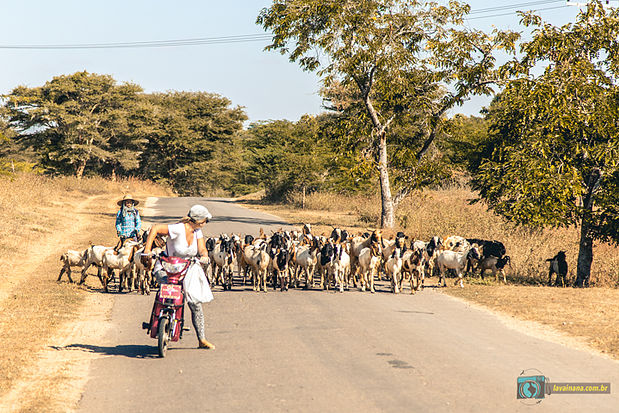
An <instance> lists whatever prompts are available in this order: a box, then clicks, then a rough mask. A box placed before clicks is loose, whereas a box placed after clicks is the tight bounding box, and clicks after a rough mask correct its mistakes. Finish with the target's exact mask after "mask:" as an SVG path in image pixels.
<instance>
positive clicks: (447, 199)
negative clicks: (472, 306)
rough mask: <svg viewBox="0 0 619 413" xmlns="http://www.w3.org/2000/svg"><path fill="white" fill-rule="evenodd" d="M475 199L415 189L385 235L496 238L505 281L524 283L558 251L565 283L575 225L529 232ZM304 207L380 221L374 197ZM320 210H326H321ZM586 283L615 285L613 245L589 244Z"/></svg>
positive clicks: (319, 198) (309, 202) (327, 199)
mask: <svg viewBox="0 0 619 413" xmlns="http://www.w3.org/2000/svg"><path fill="white" fill-rule="evenodd" d="M475 197H476V194H475V193H474V192H472V191H471V190H469V189H467V188H464V187H462V186H455V187H452V188H449V189H438V190H426V191H423V192H417V193H415V194H413V195H411V196H409V197H408V198H406V199H405V200H404V201H402V203H401V204H400V206H399V208H398V209H397V213H396V219H397V221H396V222H397V227H396V228H395V229H394V231H386V233H387V234H391V233H392V232H395V231H398V230H402V231H404V232H405V233H406V234H407V235H409V236H410V237H412V238H415V239H421V240H426V241H427V240H429V239H430V238H431V237H433V236H435V235H438V236H441V237H443V238H445V237H447V236H449V235H460V236H463V237H467V238H481V239H488V240H498V241H501V242H503V243H504V244H505V247H506V249H507V254H508V255H509V256H510V257H511V259H512V264H511V268H510V267H507V271H506V273H507V274H508V278H509V279H510V280H511V282H519V283H525V284H545V283H547V282H548V263H547V262H546V259H548V258H551V257H553V256H554V255H555V254H556V253H557V252H558V251H560V250H564V251H566V255H567V262H568V267H569V274H568V277H569V279H570V282H573V281H574V279H575V274H576V261H577V257H578V240H579V231H578V229H577V228H559V229H545V230H542V231H531V230H527V229H526V228H522V227H516V226H514V225H513V224H510V223H508V222H506V221H505V220H504V219H502V218H501V217H499V216H497V215H495V214H494V213H492V212H491V211H489V210H488V209H487V208H486V207H485V205H483V204H482V203H476V204H471V203H470V200H471V199H474V198H475ZM300 199H301V198H300V195H294V196H293V197H292V200H291V205H289V206H292V207H295V208H300V205H301V203H300ZM305 209H306V210H316V211H321V212H322V213H321V214H320V217H321V221H322V223H324V224H326V225H331V226H339V227H343V226H345V225H343V224H342V219H341V215H342V214H352V215H353V216H354V219H353V220H352V222H350V223H351V226H349V227H348V228H349V229H353V230H360V229H365V228H368V227H377V226H378V225H379V224H380V212H381V203H380V196H379V195H371V196H363V195H337V194H334V193H312V194H308V195H307V196H306V199H305ZM325 211H327V212H329V213H330V214H324V212H325ZM330 215H331V220H329V216H330ZM553 281H554V280H553ZM591 284H592V285H597V286H605V287H617V286H619V249H618V248H617V247H616V246H613V245H608V244H600V243H596V244H595V245H594V261H593V265H592V269H591Z"/></svg>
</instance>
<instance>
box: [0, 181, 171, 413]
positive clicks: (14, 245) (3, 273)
mask: <svg viewBox="0 0 619 413" xmlns="http://www.w3.org/2000/svg"><path fill="white" fill-rule="evenodd" d="M127 192H130V193H132V194H133V195H134V196H135V197H136V198H137V199H142V200H143V199H145V198H146V197H147V196H157V195H159V196H164V195H169V194H171V192H170V191H169V190H168V189H166V188H165V187H162V186H160V185H155V184H153V183H152V182H147V181H140V180H137V179H123V180H118V181H115V182H113V181H111V180H108V179H103V178H96V177H95V178H84V179H81V180H80V179H76V178H74V177H58V178H50V177H45V176H40V175H36V174H32V173H17V174H14V175H10V176H7V177H4V178H3V179H0V193H1V194H2V196H1V197H0V219H1V220H2V222H3V223H4V225H3V227H2V233H1V234H0V235H1V236H0V263H1V265H0V280H1V282H0V312H1V313H2V314H4V316H3V317H2V319H0V396H4V395H6V392H8V391H9V390H10V389H11V388H12V386H13V385H14V384H15V383H16V382H18V381H19V380H23V374H24V372H25V371H26V370H28V369H31V368H33V366H36V363H37V354H38V352H39V351H41V350H42V349H44V348H45V347H46V346H48V345H49V340H50V338H51V337H53V336H54V335H55V334H57V333H58V332H59V331H60V330H61V328H62V327H63V326H65V325H66V324H71V323H74V322H76V321H77V320H79V319H82V318H87V317H88V315H89V311H90V310H89V309H88V308H83V304H84V302H85V300H86V298H87V297H88V295H89V294H92V293H97V294H98V293H100V292H101V286H100V283H99V280H98V279H97V277H96V276H95V277H92V276H91V277H89V278H88V279H87V282H86V284H85V285H84V286H82V287H78V286H76V285H74V284H67V283H66V282H63V283H57V282H56V278H57V277H58V273H59V272H60V268H61V263H60V261H59V257H60V255H61V254H62V253H63V252H64V251H66V250H67V249H85V248H86V247H88V246H89V245H90V243H96V244H104V245H112V244H113V243H114V242H115V241H116V231H115V228H114V219H113V217H114V214H115V211H116V209H117V206H116V201H117V200H118V199H120V198H122V195H123V194H124V193H127ZM79 276H80V274H79V272H78V271H74V272H73V279H74V280H76V278H77V280H79ZM77 280H76V281H77ZM65 281H66V278H65ZM110 300H111V297H110V298H108V301H107V302H108V303H111V301H110ZM69 378H70V375H66V374H65V375H63V376H60V377H55V378H54V380H50V381H49V382H41V381H37V383H35V384H33V385H36V386H40V387H37V388H36V389H31V390H32V391H31V392H30V395H32V396H36V400H32V401H31V402H32V403H39V405H40V406H45V409H43V410H46V411H65V407H57V406H50V405H48V404H46V403H45V400H54V399H56V398H58V395H57V394H55V393H56V392H57V390H58V389H59V388H62V386H63V385H64V380H66V379H69ZM29 391H30V390H29ZM36 410H37V409H34V410H33V411H36ZM39 411H41V410H39Z"/></svg>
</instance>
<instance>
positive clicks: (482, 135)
mask: <svg viewBox="0 0 619 413" xmlns="http://www.w3.org/2000/svg"><path fill="white" fill-rule="evenodd" d="M444 132H445V137H444V138H443V139H441V142H440V147H441V150H442V152H443V153H444V155H445V157H446V158H447V159H448V160H449V162H450V163H451V165H452V166H453V167H454V168H458V169H461V170H463V171H469V172H471V173H475V172H476V171H477V168H478V167H479V163H480V162H481V153H480V149H481V145H482V144H483V143H484V142H485V141H486V140H487V139H488V122H487V120H486V119H485V118H479V117H476V116H464V115H461V114H458V115H456V116H454V117H453V118H451V119H449V120H447V121H445V127H444Z"/></svg>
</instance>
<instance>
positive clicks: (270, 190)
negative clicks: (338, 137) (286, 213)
mask: <svg viewBox="0 0 619 413" xmlns="http://www.w3.org/2000/svg"><path fill="white" fill-rule="evenodd" d="M321 123H323V122H321V120H320V117H314V116H304V117H302V118H301V119H300V120H299V121H298V122H296V123H295V122H290V121H286V120H279V121H270V122H264V123H256V124H252V125H250V127H249V129H248V130H247V132H246V138H245V139H244V142H245V144H246V145H247V157H248V164H249V167H248V178H249V179H250V181H251V182H254V183H257V184H259V185H260V186H262V187H263V188H264V189H265V192H266V196H267V198H269V199H273V200H279V199H282V198H284V197H285V196H286V195H288V194H290V193H291V192H295V191H301V192H306V191H315V190H318V189H320V188H322V187H323V186H324V185H325V182H326V178H327V176H328V175H329V168H328V165H329V161H330V160H331V159H332V156H331V153H330V150H329V148H328V146H327V145H326V144H325V143H324V142H323V140H322V139H321V137H320V133H321V128H320V125H321Z"/></svg>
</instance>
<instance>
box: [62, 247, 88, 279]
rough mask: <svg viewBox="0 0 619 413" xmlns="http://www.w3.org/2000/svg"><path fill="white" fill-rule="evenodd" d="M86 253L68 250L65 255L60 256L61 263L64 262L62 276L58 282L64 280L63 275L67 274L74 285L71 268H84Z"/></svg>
mask: <svg viewBox="0 0 619 413" xmlns="http://www.w3.org/2000/svg"><path fill="white" fill-rule="evenodd" d="M86 252H87V250H84V251H75V250H68V251H67V252H65V253H64V254H62V255H61V256H60V261H62V263H63V266H62V269H61V270H60V275H58V279H57V280H56V281H60V279H61V278H62V274H64V273H65V272H66V273H67V277H68V278H69V282H70V283H72V282H73V279H72V278H71V267H82V268H83V267H84V262H85V260H86Z"/></svg>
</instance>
